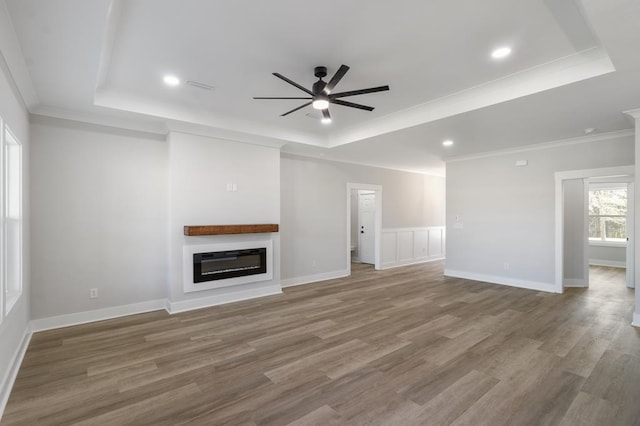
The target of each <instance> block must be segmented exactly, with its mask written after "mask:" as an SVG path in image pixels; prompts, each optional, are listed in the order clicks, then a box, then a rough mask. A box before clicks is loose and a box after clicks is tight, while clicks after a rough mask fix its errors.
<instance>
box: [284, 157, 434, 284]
mask: <svg viewBox="0 0 640 426" xmlns="http://www.w3.org/2000/svg"><path fill="white" fill-rule="evenodd" d="M349 182H350V183H361V184H372V185H382V187H383V190H382V227H383V228H403V227H423V226H443V225H444V178H443V177H435V176H427V175H422V174H417V173H407V172H400V171H394V170H387V169H380V168H375V167H366V166H357V165H352V164H346V163H338V162H331V161H324V160H319V159H312V158H306V157H296V156H292V155H288V154H282V156H281V187H282V192H281V194H282V195H281V225H282V226H281V232H280V237H281V255H282V264H281V266H282V278H283V279H288V278H295V277H303V276H308V275H314V274H319V273H328V272H335V271H341V270H345V269H346V267H347V265H346V264H345V262H346V253H345V250H346V245H345V242H346V232H347V224H346V220H347V218H346V212H347V206H346V202H347V197H346V191H347V183H349Z"/></svg>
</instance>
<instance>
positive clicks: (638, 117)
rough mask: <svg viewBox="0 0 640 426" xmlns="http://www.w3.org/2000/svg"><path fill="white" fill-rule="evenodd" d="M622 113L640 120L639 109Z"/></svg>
mask: <svg viewBox="0 0 640 426" xmlns="http://www.w3.org/2000/svg"><path fill="white" fill-rule="evenodd" d="M623 113H624V114H627V115H629V116H631V117H633V118H635V119H636V120H638V119H640V108H638V109H631V110H629V111H623Z"/></svg>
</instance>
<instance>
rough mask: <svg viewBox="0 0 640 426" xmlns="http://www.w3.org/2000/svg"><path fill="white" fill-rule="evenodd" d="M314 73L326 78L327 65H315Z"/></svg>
mask: <svg viewBox="0 0 640 426" xmlns="http://www.w3.org/2000/svg"><path fill="white" fill-rule="evenodd" d="M313 73H314V75H315V76H316V77H318V78H324V77H326V76H327V67H315V69H314V70H313Z"/></svg>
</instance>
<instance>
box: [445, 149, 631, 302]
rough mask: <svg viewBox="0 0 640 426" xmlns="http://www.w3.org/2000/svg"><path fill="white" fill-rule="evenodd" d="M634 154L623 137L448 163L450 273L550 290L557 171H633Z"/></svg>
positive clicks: (552, 267)
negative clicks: (630, 167)
mask: <svg viewBox="0 0 640 426" xmlns="http://www.w3.org/2000/svg"><path fill="white" fill-rule="evenodd" d="M633 152H634V147H633V139H632V138H629V137H619V138H615V139H609V140H593V141H591V142H584V143H578V144H572V145H564V146H558V147H554V148H546V149H539V150H531V151H525V152H520V153H505V154H500V155H493V156H486V157H479V158H469V159H460V160H457V161H450V162H448V163H447V260H446V271H445V272H446V273H447V274H449V275H455V276H464V277H472V278H474V279H481V280H485V281H491V282H496V283H503V284H510V285H520V286H523V287H527V286H528V287H533V288H541V289H546V290H552V288H553V283H554V281H555V277H554V272H555V268H554V256H555V254H554V251H555V240H554V238H555V234H554V233H555V223H554V222H555V219H554V217H555V216H554V215H555V198H554V197H555V182H554V172H556V171H566V170H580V169H592V168H599V167H609V166H621V165H630V164H632V163H633ZM516 160H528V162H529V165H528V166H526V167H516V166H515V162H516ZM456 215H458V216H459V218H460V221H459V223H460V224H461V227H460V225H458V226H453V224H454V223H455V218H456ZM505 263H507V264H508V269H505Z"/></svg>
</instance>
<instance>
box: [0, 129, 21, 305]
mask: <svg viewBox="0 0 640 426" xmlns="http://www.w3.org/2000/svg"><path fill="white" fill-rule="evenodd" d="M1 157H2V166H3V167H2V169H3V173H2V176H1V177H0V180H1V181H2V185H1V186H0V188H1V190H0V193H1V195H2V197H1V202H2V231H1V232H0V235H1V236H2V238H1V240H2V245H1V248H2V256H1V262H0V263H1V268H0V269H1V271H2V274H1V277H2V289H3V291H2V292H3V296H4V297H3V298H2V299H3V300H2V302H3V304H4V309H3V313H4V315H5V316H6V314H7V313H9V311H10V310H11V308H12V307H13V306H14V305H15V303H16V302H17V301H18V299H19V298H20V295H21V294H22V222H23V220H22V145H21V144H20V142H18V140H17V139H16V137H15V136H13V134H12V133H11V131H10V130H9V129H8V128H7V127H6V126H5V127H4V132H3V134H2V151H1Z"/></svg>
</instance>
